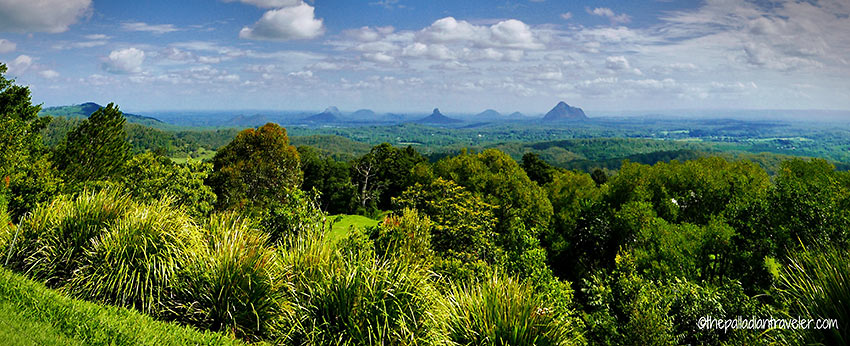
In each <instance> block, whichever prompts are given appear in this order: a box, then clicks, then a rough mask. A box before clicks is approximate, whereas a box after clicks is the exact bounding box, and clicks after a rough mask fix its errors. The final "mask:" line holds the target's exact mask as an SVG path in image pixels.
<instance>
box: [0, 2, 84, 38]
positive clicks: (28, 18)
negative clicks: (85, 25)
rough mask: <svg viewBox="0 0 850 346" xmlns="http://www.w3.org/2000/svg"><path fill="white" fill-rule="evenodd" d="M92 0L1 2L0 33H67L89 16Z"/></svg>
mask: <svg viewBox="0 0 850 346" xmlns="http://www.w3.org/2000/svg"><path fill="white" fill-rule="evenodd" d="M91 4H92V0H0V31H11V32H24V33H26V32H49V33H60V32H65V31H68V27H69V26H70V25H72V24H74V23H76V22H77V21H78V20H79V19H80V18H81V17H83V16H85V15H86V14H87V13H89V11H90V8H91Z"/></svg>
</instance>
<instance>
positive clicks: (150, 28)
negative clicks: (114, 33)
mask: <svg viewBox="0 0 850 346" xmlns="http://www.w3.org/2000/svg"><path fill="white" fill-rule="evenodd" d="M121 28H122V29H124V30H126V31H142V32H149V33H152V34H166V33H169V32H174V31H178V30H180V29H178V28H177V27H175V26H174V24H148V23H144V22H127V23H121Z"/></svg>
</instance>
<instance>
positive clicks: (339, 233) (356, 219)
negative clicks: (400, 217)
mask: <svg viewBox="0 0 850 346" xmlns="http://www.w3.org/2000/svg"><path fill="white" fill-rule="evenodd" d="M337 218H340V219H339V221H337V222H334V224H333V227H331V232H330V234H328V236H327V238H328V240H330V241H331V242H336V241H338V240H340V239H343V238H345V236H347V235H348V232H349V230H350V229H351V228H352V227H353V228H354V229H357V230H360V231H363V230H364V229H366V227H374V226H377V225H378V222H379V221H378V220H375V219H370V218H368V217H365V216H363V215H344V214H343V215H333V216H329V217H328V219H329V220H336V219H337Z"/></svg>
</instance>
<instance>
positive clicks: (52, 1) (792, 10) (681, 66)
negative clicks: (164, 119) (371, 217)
mask: <svg viewBox="0 0 850 346" xmlns="http://www.w3.org/2000/svg"><path fill="white" fill-rule="evenodd" d="M849 59H850V1H847V0H822V1H793V0H780V1H771V0H755V1H743V0H706V1H679V0H663V1H662V0H656V1H651V0H646V1H573V0H570V1H565V0H557V1H556V0H491V1H485V0H465V1H456V0H428V1H424V0H423V1H413V0H312V1H303V0H180V1H173V0H149V1H101V0H94V1H93V0H0V62H4V63H6V64H7V65H8V66H9V73H8V76H11V77H14V78H16V79H17V81H18V82H19V83H22V84H27V85H30V86H31V87H32V90H33V93H34V99H35V101H36V102H41V103H44V104H45V105H46V106H53V105H64V104H74V103H81V102H86V101H95V102H98V103H107V102H111V101H114V102H117V103H118V104H119V105H120V106H121V107H122V109H124V110H128V111H154V110H180V109H187V110H188V109H191V110H208V109H222V110H225V109H277V110H314V109H315V110H319V109H323V108H325V107H327V106H331V105H334V106H338V107H339V108H341V109H343V110H355V109H359V108H371V109H374V110H378V111H418V112H426V111H427V110H429V109H431V108H433V107H440V108H441V109H442V110H443V111H444V112H449V113H455V112H478V111H481V110H483V109H485V108H494V109H496V110H499V111H502V112H505V113H509V112H513V111H522V112H527V113H540V112H545V111H546V110H547V109H549V108H551V107H552V106H553V105H554V104H555V103H557V102H558V101H560V100H564V101H566V102H567V103H569V104H571V105H576V106H580V107H583V108H585V109H586V110H590V111H600V112H601V111H638V110H675V109H844V110H846V109H850V61H849Z"/></svg>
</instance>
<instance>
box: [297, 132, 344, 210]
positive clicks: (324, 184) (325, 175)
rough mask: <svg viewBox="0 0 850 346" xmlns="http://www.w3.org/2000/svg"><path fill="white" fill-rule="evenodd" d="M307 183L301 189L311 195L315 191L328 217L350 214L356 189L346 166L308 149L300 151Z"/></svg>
mask: <svg viewBox="0 0 850 346" xmlns="http://www.w3.org/2000/svg"><path fill="white" fill-rule="evenodd" d="M298 154H299V155H300V157H301V170H302V171H303V172H304V183H303V184H301V189H302V190H304V191H305V192H310V191H312V190H313V189H316V190H317V191H318V192H319V193H320V196H319V203H320V204H321V207H322V209H323V210H325V211H326V212H327V213H329V214H332V215H333V214H348V213H350V212H351V209H352V206H353V204H354V198H355V194H356V193H357V191H356V187H355V186H354V185H353V184H352V183H351V176H350V169H351V167H350V166H349V164H348V163H347V162H341V161H336V160H334V159H333V158H331V157H329V156H327V155H325V154H323V153H321V152H319V151H318V150H317V149H315V148H313V147H309V146H300V147H298Z"/></svg>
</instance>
